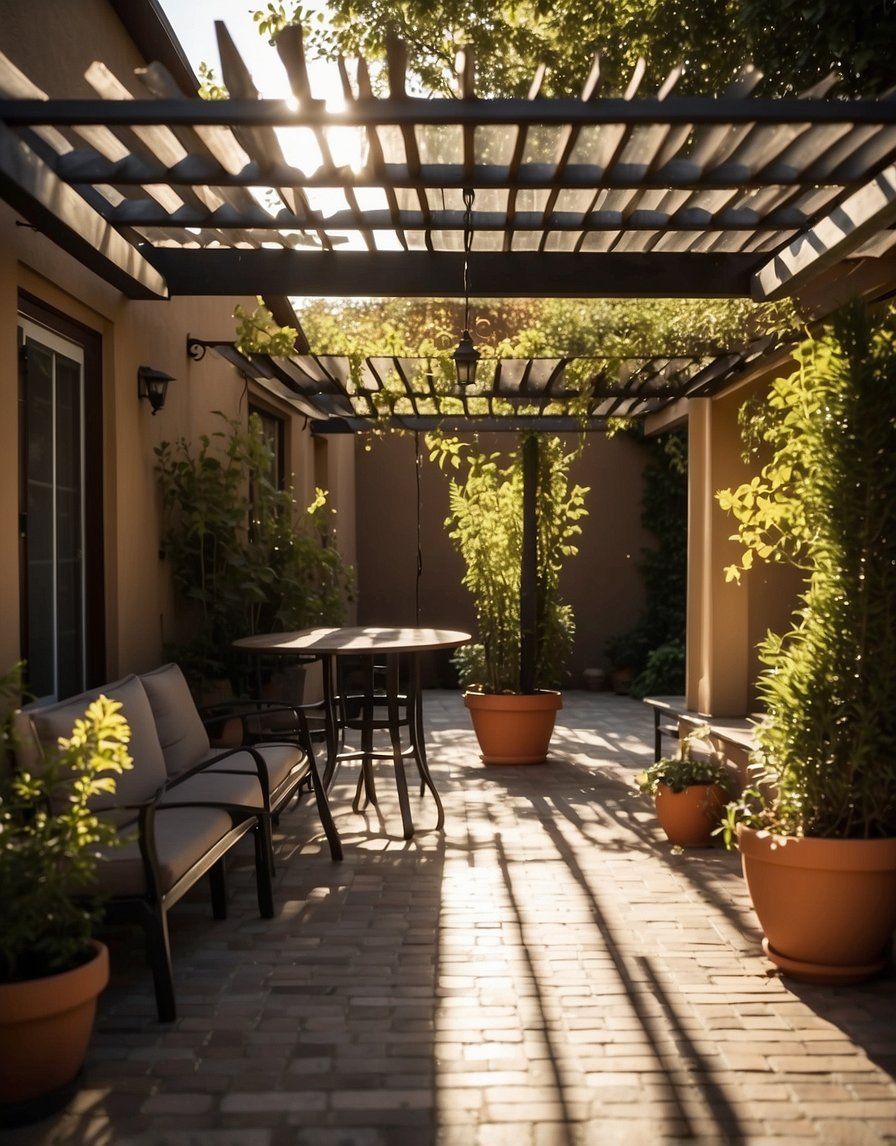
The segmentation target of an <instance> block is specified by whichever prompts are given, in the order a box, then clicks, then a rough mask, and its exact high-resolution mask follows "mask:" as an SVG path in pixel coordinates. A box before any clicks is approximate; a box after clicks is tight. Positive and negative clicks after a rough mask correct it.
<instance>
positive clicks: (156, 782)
mask: <svg viewBox="0 0 896 1146" xmlns="http://www.w3.org/2000/svg"><path fill="white" fill-rule="evenodd" d="M98 696H107V697H109V699H110V700H117V701H120V703H121V714H122V716H123V717H124V718H125V720H127V722H128V724H129V726H130V729H131V739H130V742H129V744H128V746H127V747H128V752H129V753H130V755H131V756H132V757H133V758H134V767H133V768H130V769H128V770H127V771H126V772H123V773H122V774H121V775H120V776H116V777H115V794H114V796H110V795H108V794H106V795H103V796H98V797H96V798H95V799H94V800H92V801H91V803H92V805H93V806H94V807H96V808H106V807H109V806H111V805H114V804H134V803H141V802H143V801H144V800H148V799H150V798H151V797H152V796H154V795H155V793H156V792H157V791H158V790H159V788H161V787H162V785H163V784H164V783H165V782H166V780H167V778H168V774H167V772H166V771H165V759H164V757H163V755H162V746H161V744H160V743H159V737H158V734H157V733H156V724H155V721H154V719H153V714H152V709H151V708H150V706H149V701H148V700H147V697H146V693H145V692H144V690H143V685H142V684H141V683H140V679H139V678H138V677H136V676H134V675H133V674H131V675H130V676H126V677H124V678H122V680H118V681H113V682H112V683H111V684H104V685H102V686H100V687H99V688H94V689H89V690H88V691H87V692H82V693H79V694H78V695H77V696H71V697H69V698H68V699H66V700H62V701H58V702H57V703H55V704H38V705H34V706H30V707H27V708H26V709H25V710H24V711H25V714H26V715H27V716H28V718H29V720H30V722H31V725H32V727H33V729H34V732H35V734H36V736H37V739H38V741H39V742H40V744H41V747H42V749H43V751H44V752H45V753H46V752H51V751H52V750H53V749H55V748H56V747H57V746H58V743H59V738H60V737H68V736H70V735H71V731H72V728H73V727H74V723H75V721H76V720H77V719H78V718H79V717H81V716H83V715H84V710H85V709H86V708H87V706H88V704H90V702H91V701H93V700H96V698H97V697H98Z"/></svg>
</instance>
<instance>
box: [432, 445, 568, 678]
mask: <svg viewBox="0 0 896 1146" xmlns="http://www.w3.org/2000/svg"><path fill="white" fill-rule="evenodd" d="M429 445H430V457H431V459H433V460H435V461H437V462H438V464H439V465H440V466H441V467H442V468H443V469H444V468H448V469H450V470H452V471H454V473H455V474H456V476H455V477H452V480H451V485H450V493H449V497H450V508H451V514H450V516H449V518H448V519H447V521H446V525H447V526H448V529H449V537H450V538H451V540H452V542H453V543H454V545H455V547H456V548H457V551H458V552H459V553H460V555H461V556H462V557H463V559H464V562H465V564H466V572H465V573H464V579H463V583H464V585H465V586H466V587H467V588H468V589H469V590H470V592H471V593H472V595H473V598H474V602H475V608H476V621H477V628H478V636H479V642H478V646H473V647H468V648H465V649H464V650H463V651H462V652H461V653H460V655H459V656H457V657H456V658H455V665H456V667H457V668H458V670H459V675H460V684H461V686H462V687H467V688H470V689H475V690H477V691H481V692H489V693H518V692H520V691H521V672H520V657H521V650H522V629H521V620H520V588H521V566H522V550H523V443H522V442H521V443H520V444H519V445H518V447H517V448H516V449H515V450H513V451H511V453H510V454H509V455H508V456H502V455H501V454H500V453H487V452H484V451H481V450H479V449H478V448H477V447H476V446H475V445H474V444H471V443H469V442H461V441H459V440H458V439H456V438H441V439H437V438H430V439H429ZM574 456H575V454H574V453H572V452H566V451H565V450H564V447H563V443H562V442H561V441H560V439H558V438H547V439H541V440H538V481H537V490H538V493H537V496H536V535H537V554H538V561H537V564H538V581H537V585H536V591H535V592H536V635H537V662H536V668H535V689H536V690H539V689H551V688H559V687H560V686H561V685H562V683H563V673H564V668H565V665H566V661H567V658H568V656H569V652H570V648H571V645H572V638H573V634H574V619H573V615H572V609H571V608H570V606H569V605H568V604H567V603H566V602H564V601H563V600H562V598H561V595H560V573H561V569H562V567H563V563H564V561H565V560H566V559H567V558H569V557H572V556H574V555H575V554H576V553H577V552H578V550H577V548H576V545H575V543H574V542H575V538H576V537H577V536H578V535H579V534H580V533H581V525H580V524H579V523H580V521H581V519H582V518H583V517H584V516H585V515H586V514H587V512H588V511H587V509H586V507H585V494H586V493H587V492H588V491H587V489H586V488H585V487H583V486H578V485H570V483H569V467H570V464H571V462H572V460H573V457H574Z"/></svg>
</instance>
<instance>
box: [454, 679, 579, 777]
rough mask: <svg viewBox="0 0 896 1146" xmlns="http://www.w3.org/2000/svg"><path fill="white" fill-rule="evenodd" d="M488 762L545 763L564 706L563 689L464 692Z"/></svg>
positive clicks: (466, 703)
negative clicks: (532, 691) (521, 693)
mask: <svg viewBox="0 0 896 1146" xmlns="http://www.w3.org/2000/svg"><path fill="white" fill-rule="evenodd" d="M464 704H465V705H466V706H467V708H468V709H469V710H470V718H471V719H472V721H473V731H474V732H475V733H476V739H477V740H478V741H479V747H480V749H481V751H482V762H483V763H484V764H543V763H544V761H545V760H546V759H547V754H548V746H549V745H550V742H551V735H552V734H553V731H554V723H555V721H556V719H557V710H558V709H560V708H562V707H563V701H562V700H561V698H560V693H559V692H537V693H533V694H528V695H519V694H517V693H507V694H505V693H500V694H493V693H482V692H466V693H464Z"/></svg>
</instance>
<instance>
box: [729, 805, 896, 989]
mask: <svg viewBox="0 0 896 1146" xmlns="http://www.w3.org/2000/svg"><path fill="white" fill-rule="evenodd" d="M738 845H739V847H740V853H741V862H742V864H743V870H744V878H745V879H746V881H747V887H748V888H749V891H750V897H751V899H752V901H753V907H754V909H755V911H756V914H757V916H758V917H759V922H760V924H761V926H762V930H763V931H764V932H765V939H764V940H763V944H762V946H763V950H764V951H765V953H766V954H767V955H768V957H769V958H770V959H771V960H772V962H773V963H775V964H776V965H777V966H778V967H780V968H781V970H782V971H785V972H787V973H789V974H791V975H792V976H793V977H794V978H795V979H803V980H806V981H808V982H814V983H830V984H836V983H857V982H861V981H862V980H863V979H869V978H871V977H872V976H873V975H876V974H877V973H878V972H879V971H881V970H883V968H884V967H885V966H886V965H887V962H888V961H889V957H890V951H891V946H892V942H893V931H894V929H896V839H887V840H836V839H817V838H810V839H792V838H788V837H784V838H782V837H775V836H771V835H769V834H768V833H767V832H757V831H755V830H753V829H752V828H746V827H744V826H742V825H741V827H739V829H738Z"/></svg>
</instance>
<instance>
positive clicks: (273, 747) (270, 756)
mask: <svg viewBox="0 0 896 1146" xmlns="http://www.w3.org/2000/svg"><path fill="white" fill-rule="evenodd" d="M253 747H254V749H255V751H256V752H257V753H258V754H259V755H260V756H261V758H262V760H263V762H264V767H265V769H266V771H267V774H268V788H269V790H270V791H271V792H274V791H276V790H277V788H279V787H280V785H281V784H282V783H283V781H284V780H285V779H286V778H287V776H289V774H290V773H291V772H293V771H294V770H295V769H296V768H297V767H299V766H300V765H302V764H304V763H305V762H306V756H305V753H304V752H303V751H302V749H301V748H299V747H298V746H297V745H295V744H256V745H253ZM204 759H206V760H207V761H208V762H209V763H208V766H207V768H205V769H204V771H212V772H215V771H221V770H224V771H240V772H256V767H255V760H254V759H253V757H252V756H251V755H250V754H249V753H248V752H233V753H231V754H230V755H228V756H223V757H222V756H221V754H220V753H219V752H215V750H214V749H212V750H211V752H209V753H208V754H207V755H206V756H205V757H204ZM303 771H304V769H303Z"/></svg>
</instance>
